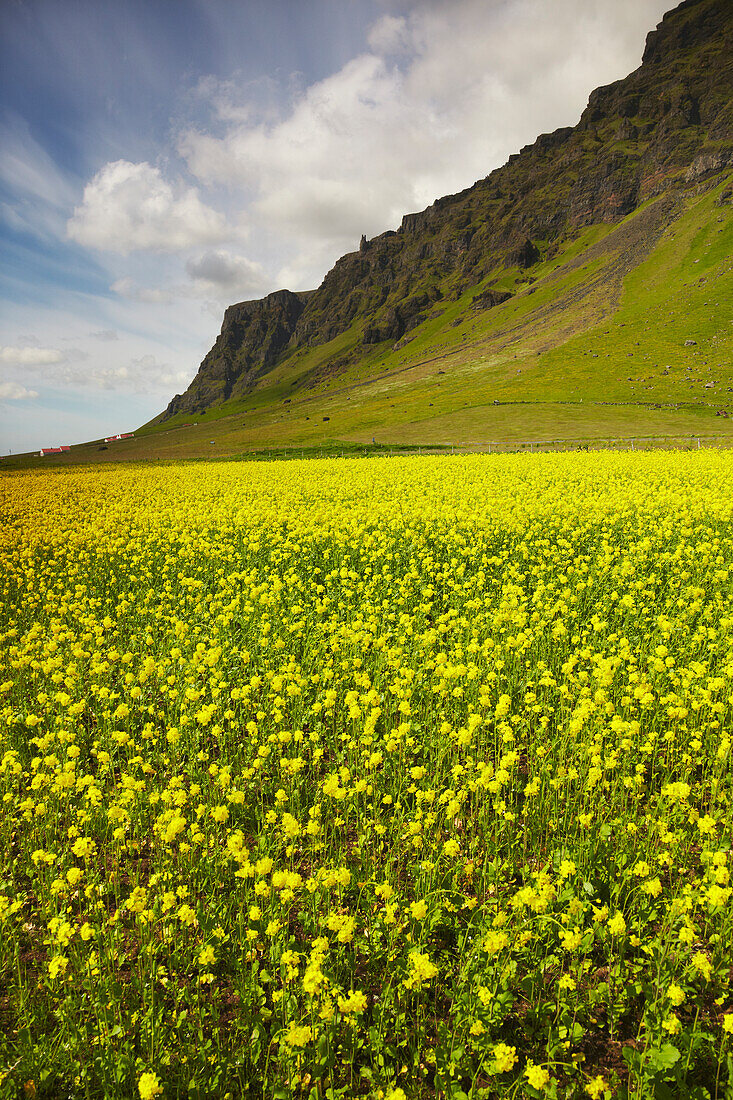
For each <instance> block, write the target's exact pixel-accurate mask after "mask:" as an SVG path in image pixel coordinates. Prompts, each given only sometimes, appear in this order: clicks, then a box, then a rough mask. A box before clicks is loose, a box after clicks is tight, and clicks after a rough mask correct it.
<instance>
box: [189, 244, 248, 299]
mask: <svg viewBox="0 0 733 1100" xmlns="http://www.w3.org/2000/svg"><path fill="white" fill-rule="evenodd" d="M186 271H187V272H188V274H189V275H190V277H191V278H192V279H193V281H194V285H195V286H196V287H197V288H198V289H199V290H201V292H203V293H209V294H215V295H221V294H224V295H229V294H240V295H243V294H253V293H255V292H258V291H262V292H264V291H265V290H266V287H267V281H266V278H265V273H264V270H263V268H262V265H261V264H258V263H256V262H255V261H253V260H248V259H247V258H246V257H245V256H237V255H234V254H233V253H231V252H228V251H226V250H225V249H219V250H210V251H208V252H204V253H203V255H201V256H199V257H198V259H195V260H189V261H188V263H187V264H186Z"/></svg>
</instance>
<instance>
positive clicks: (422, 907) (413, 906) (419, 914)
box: [410, 901, 428, 920]
mask: <svg viewBox="0 0 733 1100" xmlns="http://www.w3.org/2000/svg"><path fill="white" fill-rule="evenodd" d="M427 912H428V907H427V905H426V904H425V902H424V901H413V902H411V903H410V916H412V917H413V918H414V919H415V920H425V917H426V916H427Z"/></svg>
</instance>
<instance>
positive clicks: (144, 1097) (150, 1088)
mask: <svg viewBox="0 0 733 1100" xmlns="http://www.w3.org/2000/svg"><path fill="white" fill-rule="evenodd" d="M137 1087H138V1092H139V1093H140V1100H153V1097H155V1096H160V1095H161V1094H162V1092H163V1089H162V1087H161V1084H160V1081H159V1079H158V1076H157V1074H155V1073H150V1072H147V1073H143V1074H141V1076H140V1080H139V1081H138V1083H137Z"/></svg>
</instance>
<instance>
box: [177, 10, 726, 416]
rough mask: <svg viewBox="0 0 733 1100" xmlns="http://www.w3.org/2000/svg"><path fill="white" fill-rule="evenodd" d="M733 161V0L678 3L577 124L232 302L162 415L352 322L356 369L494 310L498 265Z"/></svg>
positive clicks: (213, 396)
mask: <svg viewBox="0 0 733 1100" xmlns="http://www.w3.org/2000/svg"><path fill="white" fill-rule="evenodd" d="M731 164H733V3H732V2H731V0H685V2H684V3H682V4H680V5H679V7H677V8H676V9H675V10H674V11H672V12H670V13H668V14H667V15H666V16H665V17H664V19H663V21H662V22H661V23H660V25H659V26H658V27H657V28H656V30H654V31H652V32H651V33H650V34H649V35H648V37H647V41H646V48H645V50H644V54H643V59H642V63H641V65H640V67H639V68H638V69H636V70H635V71H634V72H633V73H631V74H630V75H629V76H627V77H626V78H624V79H623V80H619V81H616V82H615V83H614V84H610V85H607V86H605V87H601V88H597V89H596V90H595V91H594V92H592V94H591V96H590V98H589V100H588V106H587V107H586V109H585V111H584V112H583V114H582V116H581V118H580V121H579V122H578V124H577V126H575V127H565V128H562V129H559V130H555V131H554V132H553V133H551V134H543V135H541V136H540V137H538V138H537V140H536V141H535V142H534V143H533V144H532V145H529V146H526V147H525V148H523V149H522V150H521V151H520V152H519V153H517V154H515V155H514V156H511V157H510V158H509V160H508V162H507V163H506V164H505V165H504V166H503V167H501V168H498V169H496V170H495V171H493V172H491V174H490V175H489V176H487V177H486V178H485V179H483V180H480V181H478V182H477V183H475V184H474V185H473V186H472V187H470V188H468V189H467V190H465V191H463V192H461V193H460V194H457V195H450V196H446V197H444V198H440V199H438V200H436V202H434V203H433V204H432V206H430V207H428V208H427V210H423V211H421V212H419V213H415V214H406V215H405V217H404V218H403V219H402V224H401V226H400V228H399V230H397V232H391V231H390V232H386V233H383V234H382V235H381V236H379V237H376V238H374V239H373V240H371V241H367V240H366V238H362V241H361V244H360V247H359V249H358V251H355V252H352V253H349V254H347V255H345V256H343V257H342V258H341V259H340V260H338V261H337V263H336V264H335V265H334V267H333V269H332V270H331V271H329V273H328V274H327V275H326V277H325V279H324V280H323V282H322V283H321V285H320V287H318V289H317V290H315V291H311V292H308V293H300V294H293V293H291V292H290V291H287V290H281V291H277V292H275V293H274V294H269V295H267V297H266V298H263V299H262V300H261V301H256V302H242V303H240V304H239V305H235V306H231V307H230V308H229V309H228V310H227V311H226V314H225V316H224V324H223V327H222V331H221V334H220V336H219V337H218V339H217V341H216V343H215V345H214V347H213V348H212V349H211V351H210V352H209V354H208V355H207V356H206V358H205V359H204V360H203V362H202V364H201V367H200V369H199V372H198V374H197V376H196V378H195V379H194V381H193V382H192V383H191V386H190V387H189V388H188V390H187V391H186V393H185V394H183V395H177V396H176V397H174V398H173V400H172V401H171V403H170V405H169V406H168V408H167V409H166V410H165V412H164V413H163V414H162V415H161V417H160V418H159V419H161V420H164V419H168V418H170V417H172V416H174V415H176V414H178V413H184V414H192V413H196V412H201V411H203V410H205V409H207V408H210V407H211V406H212V405H216V404H219V403H222V402H225V401H228V400H230V399H232V398H237V397H238V396H243V395H245V394H246V393H247V392H248V391H249V390H250V389H251V388H252V386H253V385H254V384H255V383H256V382H257V380H258V379H259V378H261V377H262V375H263V374H264V373H266V372H267V371H269V370H270V368H271V367H273V366H274V365H276V364H277V363H278V362H280V361H282V360H283V359H285V358H287V357H288V356H289V355H291V354H293V353H294V352H295V351H297V350H299V349H302V348H306V347H313V346H316V345H323V344H326V343H327V342H328V341H330V340H332V339H333V338H334V337H336V336H339V335H340V334H342V333H344V332H346V331H347V330H351V331H352V333H353V334H354V336H353V341H352V346H351V348H350V351H349V353H348V356H346V359H347V361H348V362H350V363H352V364H353V362H354V361H355V360H357V359H358V357H359V355H360V354H364V353H365V352H366V351H367V350H368V349H369V348H370V347H371V346H372V345H374V344H380V343H382V342H388V346H389V345H394V344H398V345H399V344H400V342H403V341H406V340H407V339H409V336H408V334H409V333H410V332H411V331H412V330H413V329H414V328H416V327H417V326H419V325H420V324H421V323H422V322H423V321H425V320H426V319H427V318H428V317H429V316H430V314H431V312H433V311H434V310H435V309H436V308H439V307H438V306H437V303H439V302H440V300H441V299H444V298H449V299H455V298H456V297H458V296H459V295H461V294H462V293H463V292H464V291H465V290H466V289H467V288H468V287H471V286H478V284H483V285H481V286H480V287H479V289H478V293H477V294H476V295H475V296H474V299H473V308H490V307H491V306H492V305H493V304H496V302H498V301H501V300H502V293H503V292H500V291H496V292H493V297H492V292H491V289H490V287H491V282H492V281H493V280H494V279H495V278H497V277H498V276H499V275H500V274H501V273H502V272H503V271H506V269H508V268H517V269H518V270H519V271H520V272H523V271H527V270H528V269H531V268H532V266H533V265H534V264H535V263H536V262H537V261H538V260H539V259H540V258H547V257H548V255H552V253H553V251H554V250H556V249H557V248H558V247H559V245H560V244H561V243H562V242H564V241H567V240H568V238H572V237H573V236H574V235H577V233H578V232H580V231H581V230H582V229H583V228H584V227H586V226H589V225H594V224H597V223H608V222H615V221H618V220H619V219H621V218H623V217H624V216H625V215H627V214H629V213H630V212H631V211H633V210H635V209H636V208H637V207H638V206H639V205H641V204H642V203H644V202H645V201H647V200H648V199H650V198H652V197H654V196H656V195H659V194H660V193H661V192H663V191H678V190H684V189H686V188H690V187H694V186H696V185H698V184H699V183H700V182H701V181H704V180H705V179H706V178H707V177H710V176H711V175H713V174H714V173H716V172H719V171H721V170H722V169H723V168H725V167H726V166H728V165H731ZM340 355H341V360H343V359H344V356H343V352H341V353H340ZM341 360H340V361H341ZM334 369H335V370H336V371H337V370H338V362H335V364H334Z"/></svg>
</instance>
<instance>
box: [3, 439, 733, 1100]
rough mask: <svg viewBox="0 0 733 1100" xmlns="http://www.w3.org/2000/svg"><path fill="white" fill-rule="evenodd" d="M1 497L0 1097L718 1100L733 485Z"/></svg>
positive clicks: (504, 472)
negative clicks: (685, 1099) (612, 1099)
mask: <svg viewBox="0 0 733 1100" xmlns="http://www.w3.org/2000/svg"><path fill="white" fill-rule="evenodd" d="M0 499H1V501H2V504H1V505H0V516H2V520H1V524H2V526H1V527H0V556H1V558H2V565H3V568H2V570H1V571H0V578H1V579H0V584H1V585H2V589H3V591H2V605H1V607H2V609H1V610H0V795H1V797H2V799H3V813H2V815H1V816H0V851H1V852H2V857H1V862H0V921H1V922H2V927H1V931H0V991H2V992H0V1096H3V1097H4V1096H9V1097H10V1096H13V1097H15V1096H18V1097H23V1096H38V1097H44V1096H47V1097H58V1096H71V1097H90V1098H92V1097H119V1098H122V1097H132V1096H136V1097H138V1096H139V1097H142V1098H143V1100H148V1098H150V1097H154V1096H163V1097H176V1096H188V1097H209V1096H222V1097H223V1096H226V1095H229V1096H230V1097H232V1098H233V1097H236V1096H240V1095H250V1096H253V1097H260V1096H262V1097H289V1096H296V1097H298V1096H301V1097H303V1098H314V1100H315V1098H335V1097H339V1096H343V1097H351V1096H364V1097H374V1098H378V1100H405V1098H407V1100H413V1098H418V1097H451V1098H455V1100H464V1098H465V1097H473V1096H476V1097H479V1096H484V1097H487V1098H488V1097H507V1098H514V1097H517V1098H519V1097H531V1098H537V1097H542V1096H549V1097H554V1096H557V1097H578V1098H580V1097H591V1098H592V1100H599V1098H603V1100H609V1098H610V1097H612V1096H615V1097H619V1098H621V1097H629V1098H630V1097H635V1098H638V1100H641V1098H645V1097H659V1098H661V1100H665V1098H667V1097H669V1098H673V1097H686V1096H688V1097H690V1098H695V1100H698V1098H699V1100H703V1098H705V1097H710V1098H713V1097H716V1096H717V1097H721V1098H722V1097H723V1096H725V1095H729V1094H730V1089H731V1088H733V1060H732V1058H731V1050H732V1049H733V991H731V988H730V985H731V977H732V973H731V947H732V944H733V921H732V920H731V905H730V898H731V892H732V891H731V886H730V858H731V857H730V844H731V836H730V819H731V814H730V799H731V773H730V751H731V707H732V705H733V645H732V640H733V612H732V611H731V594H732V591H733V465H732V464H731V459H730V455H729V454H728V453H726V452H719V453H710V452H706V451H705V450H702V451H700V452H695V453H684V454H646V455H638V454H608V453H606V454H581V455H579V454H545V455H516V456H515V455H500V456H497V455H495V456H480V455H475V456H456V457H450V456H440V457H424V456H423V457H417V456H415V457H394V458H390V457H380V458H371V459H369V460H368V461H366V460H362V461H357V460H354V459H344V460H338V459H332V460H323V461H319V462H301V461H297V460H294V461H291V462H288V463H280V464H262V463H228V464H223V463H206V464H205V463H201V464H197V463H189V464H186V465H173V464H171V465H167V466H166V465H160V466H152V465H145V466H143V465H134V464H130V465H125V466H122V465H120V466H116V465H114V464H111V463H110V464H108V465H104V466H98V467H95V468H92V467H83V466H76V467H71V468H57V469H53V470H49V471H45V472H43V473H41V472H34V471H31V472H18V473H9V474H6V475H4V476H3V477H2V479H1V480H0ZM726 1090H728V1092H726Z"/></svg>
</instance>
